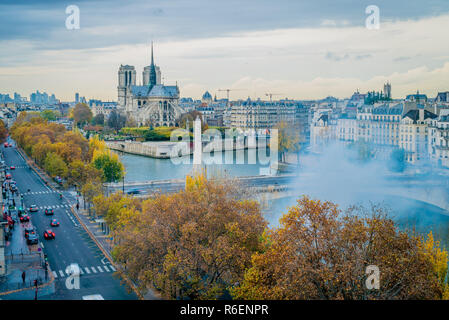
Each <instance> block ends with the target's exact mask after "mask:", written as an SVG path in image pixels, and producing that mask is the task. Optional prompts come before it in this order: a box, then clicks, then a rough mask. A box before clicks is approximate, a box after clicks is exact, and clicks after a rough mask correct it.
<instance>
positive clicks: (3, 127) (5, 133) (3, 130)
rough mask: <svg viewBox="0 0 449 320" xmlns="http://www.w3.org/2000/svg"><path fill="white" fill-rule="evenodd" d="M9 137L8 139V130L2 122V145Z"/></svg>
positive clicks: (0, 124) (0, 138) (0, 130)
mask: <svg viewBox="0 0 449 320" xmlns="http://www.w3.org/2000/svg"><path fill="white" fill-rule="evenodd" d="M7 137H8V130H7V129H6V126H5V123H4V122H3V120H0V143H3V142H5V140H6V138H7Z"/></svg>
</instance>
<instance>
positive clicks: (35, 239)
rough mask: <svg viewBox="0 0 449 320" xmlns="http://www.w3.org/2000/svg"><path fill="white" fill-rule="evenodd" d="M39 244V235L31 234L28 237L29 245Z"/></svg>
mask: <svg viewBox="0 0 449 320" xmlns="http://www.w3.org/2000/svg"><path fill="white" fill-rule="evenodd" d="M38 242H39V238H38V236H37V234H35V233H30V234H29V235H28V238H27V243H28V244H38Z"/></svg>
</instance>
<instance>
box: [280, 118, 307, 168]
mask: <svg viewBox="0 0 449 320" xmlns="http://www.w3.org/2000/svg"><path fill="white" fill-rule="evenodd" d="M274 129H277V130H278V141H279V144H278V150H279V155H280V160H281V161H283V162H285V161H286V155H287V152H297V153H299V150H300V143H301V135H300V130H299V129H298V128H295V127H294V126H291V125H289V124H288V123H287V122H285V121H281V122H279V123H278V124H277V125H276V126H275V127H274ZM298 162H299V157H298Z"/></svg>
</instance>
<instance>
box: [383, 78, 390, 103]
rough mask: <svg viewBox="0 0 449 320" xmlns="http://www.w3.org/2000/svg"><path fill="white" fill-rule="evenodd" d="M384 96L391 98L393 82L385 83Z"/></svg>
mask: <svg viewBox="0 0 449 320" xmlns="http://www.w3.org/2000/svg"><path fill="white" fill-rule="evenodd" d="M384 97H385V98H386V99H391V83H389V82H387V83H386V84H384Z"/></svg>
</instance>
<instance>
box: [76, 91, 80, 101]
mask: <svg viewBox="0 0 449 320" xmlns="http://www.w3.org/2000/svg"><path fill="white" fill-rule="evenodd" d="M78 102H80V94H79V93H78V92H77V93H75V103H78Z"/></svg>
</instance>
